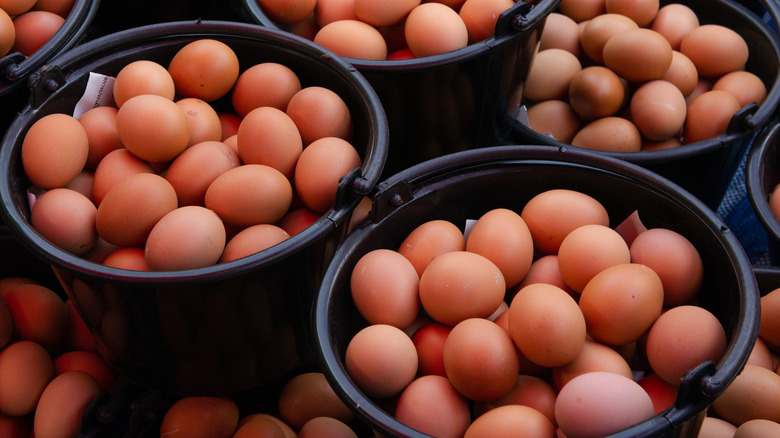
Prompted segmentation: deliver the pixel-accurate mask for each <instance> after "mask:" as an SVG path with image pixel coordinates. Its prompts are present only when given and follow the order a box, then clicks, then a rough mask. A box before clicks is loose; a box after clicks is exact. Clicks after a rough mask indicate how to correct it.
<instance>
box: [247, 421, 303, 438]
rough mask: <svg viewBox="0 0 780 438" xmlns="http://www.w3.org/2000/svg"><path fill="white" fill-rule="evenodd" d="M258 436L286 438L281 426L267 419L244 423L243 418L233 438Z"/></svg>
mask: <svg viewBox="0 0 780 438" xmlns="http://www.w3.org/2000/svg"><path fill="white" fill-rule="evenodd" d="M258 436H259V437H263V438H286V435H285V432H284V430H282V428H281V427H280V426H279V424H278V423H276V422H274V421H273V420H269V419H267V418H253V419H252V420H248V421H244V419H243V418H242V419H241V420H240V421H239V425H238V428H237V429H236V433H234V434H233V438H252V437H258ZM296 436H297V434H296Z"/></svg>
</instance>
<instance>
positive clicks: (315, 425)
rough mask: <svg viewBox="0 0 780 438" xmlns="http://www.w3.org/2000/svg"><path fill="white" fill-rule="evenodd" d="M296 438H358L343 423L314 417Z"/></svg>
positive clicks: (328, 418) (332, 419)
mask: <svg viewBox="0 0 780 438" xmlns="http://www.w3.org/2000/svg"><path fill="white" fill-rule="evenodd" d="M298 438H358V436H357V434H356V433H355V431H353V430H352V429H351V428H350V427H349V426H348V425H347V424H345V423H344V422H343V421H340V420H337V419H335V418H330V417H316V418H312V419H311V420H309V421H307V422H306V424H304V425H303V426H302V427H301V430H300V431H298Z"/></svg>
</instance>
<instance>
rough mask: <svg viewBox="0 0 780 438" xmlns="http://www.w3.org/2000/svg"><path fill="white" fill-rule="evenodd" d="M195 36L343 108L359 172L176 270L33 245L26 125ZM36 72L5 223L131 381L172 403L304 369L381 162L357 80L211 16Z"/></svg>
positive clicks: (370, 110) (369, 96)
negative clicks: (217, 253)
mask: <svg viewBox="0 0 780 438" xmlns="http://www.w3.org/2000/svg"><path fill="white" fill-rule="evenodd" d="M201 38H211V39H217V40H219V41H222V42H224V43H226V44H227V45H228V46H230V47H231V48H232V49H233V51H234V52H235V53H236V55H237V56H238V58H239V62H240V65H241V68H242V70H243V69H245V68H248V67H249V66H251V65H254V64H256V63H259V62H261V61H275V62H278V63H281V64H284V65H286V66H288V67H289V68H290V69H292V70H293V71H294V72H296V73H297V74H298V75H299V78H300V80H301V84H302V85H303V86H307V85H318V86H322V87H326V88H329V89H331V90H333V91H335V92H336V93H338V94H339V95H340V96H341V97H342V99H343V100H344V101H345V102H346V103H347V106H348V107H349V109H350V112H351V116H352V120H353V124H354V136H353V141H352V144H353V145H354V146H355V148H356V149H357V150H358V153H359V154H360V156H361V159H362V163H363V164H362V166H361V167H356V168H355V169H353V171H352V172H351V173H350V174H349V175H347V176H346V177H344V178H342V180H341V182H340V186H339V190H338V193H337V199H336V203H335V206H334V207H333V208H332V209H330V210H329V211H327V212H326V213H325V214H323V216H322V217H321V218H320V219H318V220H317V221H316V222H315V223H313V224H312V225H310V226H309V227H307V228H306V229H304V230H303V231H301V232H300V233H298V234H296V235H294V236H292V237H291V238H289V239H287V240H286V241H284V242H282V243H280V244H278V245H276V246H274V247H273V248H269V249H267V250H265V251H262V252H260V253H257V254H254V255H252V256H248V257H245V258H242V259H239V260H235V261H232V262H227V263H221V264H217V265H213V266H210V267H206V268H201V269H192V270H183V271H175V272H141V271H129V270H122V269H116V268H110V267H106V266H103V265H100V264H96V263H92V262H89V261H87V260H86V259H83V258H80V257H77V256H74V255H72V254H70V253H67V252H65V251H63V250H61V249H59V248H57V247H56V246H54V245H52V244H51V243H49V242H48V241H46V240H45V239H43V238H42V237H41V235H39V234H38V233H37V232H36V231H35V230H34V229H33V228H32V227H31V226H30V224H29V221H28V219H29V207H28V201H27V195H26V193H25V191H26V190H27V189H28V187H29V186H30V185H31V184H30V182H29V180H28V179H27V178H26V176H25V173H24V170H23V168H22V164H21V157H20V148H21V145H22V140H23V138H24V135H25V133H26V132H27V130H28V128H29V127H30V126H31V125H32V124H33V123H34V122H35V121H36V120H38V119H40V118H41V117H43V116H45V115H47V114H51V113H56V112H62V113H66V114H69V113H72V111H73V109H74V106H75V103H76V102H77V100H78V99H79V98H80V96H81V95H82V93H83V92H84V90H85V87H86V84H87V81H88V78H89V75H90V73H91V72H96V73H101V74H105V75H109V76H113V75H116V73H117V72H118V71H119V70H120V69H121V68H122V66H124V65H126V64H127V63H129V62H131V61H134V60H138V59H147V60H152V61H157V62H160V63H163V64H164V65H167V63H168V62H169V61H170V59H171V58H172V56H173V55H174V54H175V53H176V52H177V51H178V50H179V49H180V48H181V47H182V46H184V45H185V44H187V43H189V42H192V41H194V40H197V39H201ZM36 76H37V77H36V81H34V83H35V84H37V88H33V89H32V96H33V99H32V105H28V106H27V107H25V109H24V111H23V112H22V113H21V114H20V115H19V116H18V117H17V118H16V119H15V120H14V121H13V123H12V124H11V126H10V129H9V130H8V132H7V133H6V135H5V138H4V140H3V147H2V151H0V160H1V161H2V169H3V170H2V172H1V173H2V175H3V179H2V183H1V184H0V200H2V204H3V209H4V219H5V220H6V222H7V226H8V228H9V230H10V231H11V232H12V233H14V234H15V235H16V236H17V237H18V238H19V239H20V241H21V242H23V244H24V245H25V246H27V247H28V248H29V249H30V250H31V251H32V252H33V253H34V254H36V256H38V257H40V258H41V259H42V260H44V261H46V262H47V263H49V264H51V265H52V266H53V267H54V270H55V271H56V273H57V275H58V276H59V279H60V281H61V283H62V285H63V287H64V289H65V291H66V292H67V294H68V295H69V296H70V297H71V298H72V299H73V301H74V304H75V305H76V307H77V309H78V310H79V312H80V314H81V315H82V317H83V318H84V320H85V321H86V323H87V325H88V327H89V328H90V330H91V331H92V332H93V334H94V335H95V337H96V339H97V341H98V344H99V347H100V350H101V353H102V354H104V355H105V357H106V359H107V360H108V361H109V362H110V363H111V364H112V365H113V366H114V367H115V368H116V369H117V370H118V371H119V372H120V373H121V374H124V375H126V376H128V377H129V378H130V379H131V380H133V381H135V382H136V383H138V384H140V385H142V386H146V387H151V388H154V389H157V390H160V391H162V392H164V393H169V394H176V395H190V394H227V393H234V392H238V391H243V390H248V389H250V388H253V387H256V386H259V385H261V384H266V383H268V382H273V381H274V380H275V379H278V378H279V377H280V376H283V375H284V374H285V373H288V372H291V370H293V369H295V367H297V366H310V364H311V363H312V362H313V361H314V349H313V344H312V340H311V336H310V334H311V329H310V321H309V309H310V307H311V304H312V303H311V301H312V297H313V295H314V293H315V291H316V287H317V285H318V284H319V281H320V277H321V275H322V272H324V270H325V268H326V266H327V263H328V261H329V260H330V257H331V256H332V254H333V252H334V250H335V248H336V246H337V245H338V244H339V243H340V242H341V241H342V240H343V238H344V236H345V235H346V234H347V232H348V226H349V223H350V220H351V216H352V213H353V212H354V210H355V208H356V207H357V205H358V204H359V202H360V201H361V200H362V199H363V197H364V196H365V195H366V194H367V193H368V192H369V191H370V190H372V189H373V187H374V186H375V184H376V183H377V182H378V180H379V177H380V174H381V172H382V168H383V164H384V160H385V157H386V155H387V142H388V137H387V120H386V118H385V116H384V112H383V110H382V107H381V104H380V103H379V100H378V98H377V96H376V94H375V93H374V92H373V90H372V89H371V87H370V86H369V85H368V83H367V82H366V81H365V79H364V78H363V77H362V76H360V75H359V74H356V73H355V71H354V69H353V68H352V67H351V66H350V65H349V64H348V63H346V62H344V61H343V60H342V59H340V58H338V57H334V56H331V54H328V53H326V52H324V51H323V50H322V49H321V48H320V47H318V46H316V45H314V44H311V43H310V42H308V41H306V40H303V39H301V38H298V37H295V36H293V35H290V34H288V33H286V32H281V31H277V30H274V29H267V28H262V27H260V26H256V25H249V24H240V23H232V22H219V21H196V22H171V23H166V24H164V25H150V26H144V27H139V28H135V29H131V30H127V31H122V32H118V33H115V34H112V35H109V36H106V37H103V38H99V39H96V40H93V41H90V42H88V43H86V44H83V45H81V46H79V47H77V48H75V49H73V50H71V51H69V52H67V53H66V54H64V55H62V56H60V57H58V58H55V59H54V60H53V61H52V62H51V63H50V64H48V65H47V66H46V67H45V68H44V69H42V70H41V71H40V72H38V73H36ZM228 99H229V97H228ZM213 105H214V106H215V107H217V106H218V105H219V102H218V101H215V102H213Z"/></svg>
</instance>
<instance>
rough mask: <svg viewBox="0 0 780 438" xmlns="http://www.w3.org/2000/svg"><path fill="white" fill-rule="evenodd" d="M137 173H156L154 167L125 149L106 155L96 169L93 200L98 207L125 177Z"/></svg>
mask: <svg viewBox="0 0 780 438" xmlns="http://www.w3.org/2000/svg"><path fill="white" fill-rule="evenodd" d="M136 173H154V171H153V169H152V166H151V165H150V164H149V163H148V162H147V161H144V160H142V159H140V158H138V157H136V156H135V155H133V153H132V152H130V151H128V150H127V149H125V148H120V149H116V150H113V151H111V152H109V153H107V154H106V156H105V157H103V159H102V160H100V163H98V165H97V168H96V169H95V177H94V180H93V184H92V199H93V201H94V202H95V204H96V205H100V203H101V202H103V198H104V197H105V196H106V193H108V191H109V190H110V189H111V187H113V186H114V185H116V183H118V182H119V181H121V180H123V179H124V178H125V177H127V176H130V175H133V174H136Z"/></svg>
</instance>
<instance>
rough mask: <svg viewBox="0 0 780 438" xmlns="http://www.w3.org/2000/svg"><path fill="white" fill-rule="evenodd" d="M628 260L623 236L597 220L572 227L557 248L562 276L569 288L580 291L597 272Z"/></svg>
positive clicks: (629, 258)
mask: <svg viewBox="0 0 780 438" xmlns="http://www.w3.org/2000/svg"><path fill="white" fill-rule="evenodd" d="M630 261H631V256H630V253H629V249H628V245H627V244H626V242H625V240H623V237H622V236H620V234H618V232H617V231H615V230H614V229H612V228H610V227H608V226H604V225H599V224H588V225H582V226H580V227H578V228H576V229H574V230H572V231H571V232H570V233H569V234H568V235H566V237H565V238H564V239H563V241H562V242H561V246H560V248H559V249H558V266H559V267H560V269H561V276H562V277H563V280H564V281H565V282H566V284H567V285H569V287H570V288H572V289H573V290H574V291H576V292H580V293H581V292H582V290H583V289H584V288H585V285H586V284H588V282H589V281H590V280H591V279H592V278H593V277H594V276H596V275H597V274H598V273H599V272H601V271H603V270H604V269H607V268H609V267H611V266H615V265H619V264H623V263H629V262H630Z"/></svg>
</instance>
